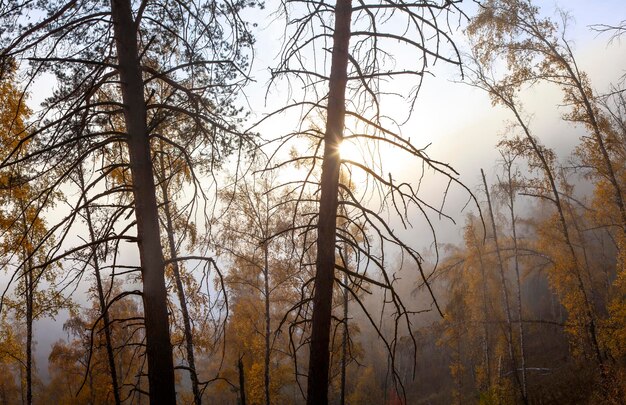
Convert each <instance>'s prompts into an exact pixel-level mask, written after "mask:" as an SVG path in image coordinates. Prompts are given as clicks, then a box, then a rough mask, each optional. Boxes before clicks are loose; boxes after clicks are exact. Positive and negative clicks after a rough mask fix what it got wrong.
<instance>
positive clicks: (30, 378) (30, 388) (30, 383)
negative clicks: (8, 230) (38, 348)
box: [24, 252, 34, 405]
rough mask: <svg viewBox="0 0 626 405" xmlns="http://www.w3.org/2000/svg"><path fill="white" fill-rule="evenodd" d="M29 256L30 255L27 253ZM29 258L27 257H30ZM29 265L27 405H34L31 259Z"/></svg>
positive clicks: (26, 279) (27, 279)
mask: <svg viewBox="0 0 626 405" xmlns="http://www.w3.org/2000/svg"><path fill="white" fill-rule="evenodd" d="M26 253H27V255H28V256H30V253H28V252H26ZM28 256H27V257H28ZM27 261H28V263H29V265H28V269H27V270H26V273H25V274H24V276H25V282H26V404H27V405H31V404H32V403H33V290H34V286H33V273H32V271H33V270H32V269H33V268H32V266H31V265H30V258H28V259H27Z"/></svg>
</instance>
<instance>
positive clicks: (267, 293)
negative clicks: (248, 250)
mask: <svg viewBox="0 0 626 405" xmlns="http://www.w3.org/2000/svg"><path fill="white" fill-rule="evenodd" d="M266 230H267V223H266ZM263 256H264V268H263V276H264V278H265V280H264V294H265V379H264V382H265V404H266V405H270V333H271V324H270V274H269V270H270V268H269V252H268V242H267V240H266V241H264V242H263Z"/></svg>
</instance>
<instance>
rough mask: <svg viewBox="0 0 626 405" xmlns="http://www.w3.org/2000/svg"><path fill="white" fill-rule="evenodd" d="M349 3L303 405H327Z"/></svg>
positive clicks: (340, 1)
mask: <svg viewBox="0 0 626 405" xmlns="http://www.w3.org/2000/svg"><path fill="white" fill-rule="evenodd" d="M351 19H352V1H351V0H337V3H336V5H335V27H334V34H333V50H332V58H331V71H330V84H329V86H330V89H329V95H328V106H327V113H326V132H325V134H324V162H323V163H322V179H321V184H320V188H321V197H320V206H319V217H318V226H317V260H316V274H315V293H314V296H313V320H312V330H311V345H310V356H309V375H308V385H307V404H308V405H326V404H328V369H329V358H330V353H329V341H330V323H331V310H332V300H333V283H334V277H335V237H336V233H337V200H338V192H339V169H340V164H341V161H340V156H339V145H340V144H341V141H342V139H343V128H344V123H345V115H346V107H345V98H346V83H347V77H348V73H347V69H348V47H349V44H350V23H351Z"/></svg>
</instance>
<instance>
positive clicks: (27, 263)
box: [18, 197, 35, 405]
mask: <svg viewBox="0 0 626 405" xmlns="http://www.w3.org/2000/svg"><path fill="white" fill-rule="evenodd" d="M18 198H19V197H18ZM19 205H20V209H21V211H22V232H23V233H22V235H23V240H22V244H23V245H24V244H26V245H28V244H30V243H31V240H30V237H29V226H28V216H27V214H26V210H27V207H26V206H25V205H24V200H23V199H22V198H19ZM22 254H23V255H24V260H23V265H24V298H25V299H26V363H25V367H24V368H25V370H24V371H25V372H26V404H27V405H32V403H33V318H34V317H33V305H34V302H33V300H34V295H35V281H34V277H33V258H32V255H33V253H32V252H31V250H30V249H29V248H28V247H26V246H24V248H23V252H22Z"/></svg>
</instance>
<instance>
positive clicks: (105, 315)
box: [78, 165, 122, 405]
mask: <svg viewBox="0 0 626 405" xmlns="http://www.w3.org/2000/svg"><path fill="white" fill-rule="evenodd" d="M78 176H79V178H78V180H79V182H80V188H81V192H82V193H86V187H85V177H84V172H83V167H82V165H81V166H80V167H79V173H78ZM84 198H85V201H87V196H86V195H85V196H84ZM85 220H86V221H87V228H89V238H90V242H91V243H95V241H96V240H97V239H96V234H95V231H94V227H93V222H92V220H91V211H90V209H89V206H87V205H85ZM91 254H92V261H93V269H94V275H95V276H96V288H97V291H98V303H99V304H100V313H101V314H102V321H103V322H104V328H103V329H104V338H105V344H106V351H107V359H108V361H109V374H110V375H111V384H112V389H113V399H114V400H115V404H116V405H119V404H121V402H122V401H121V399H120V389H119V384H118V379H117V368H116V367H115V355H114V353H113V343H112V338H111V323H110V320H109V311H108V308H107V303H106V297H105V296H104V289H103V288H102V276H101V274H100V261H99V259H98V252H97V245H94V246H93V248H92V252H91Z"/></svg>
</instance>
